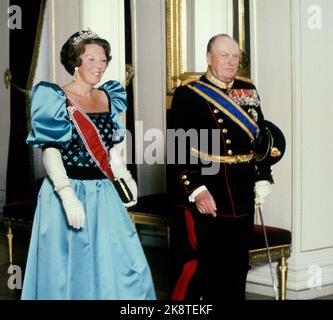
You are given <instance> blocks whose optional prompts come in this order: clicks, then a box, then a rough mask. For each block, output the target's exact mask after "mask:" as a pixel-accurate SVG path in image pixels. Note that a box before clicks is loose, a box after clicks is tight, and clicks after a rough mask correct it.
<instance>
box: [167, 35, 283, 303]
mask: <svg viewBox="0 0 333 320" xmlns="http://www.w3.org/2000/svg"><path fill="white" fill-rule="evenodd" d="M206 59H207V64H208V69H207V72H206V73H205V74H204V75H203V76H202V77H201V78H200V79H199V80H198V81H192V82H188V83H186V84H183V85H182V86H180V87H178V88H177V89H176V90H175V93H174V96H173V101H172V107H171V127H172V128H173V129H176V130H177V132H178V131H179V130H181V129H183V130H185V132H189V131H188V130H192V132H193V129H194V130H195V132H196V133H197V134H198V141H200V144H199V146H198V143H194V142H193V141H194V140H196V139H193V140H191V139H187V143H186V146H181V147H180V148H177V147H176V148H175V149H176V150H180V151H184V152H186V161H185V163H181V161H179V162H178V163H176V165H175V166H174V168H173V171H172V172H173V177H172V178H171V179H174V183H173V188H172V189H173V191H172V192H173V195H174V197H175V199H176V202H177V204H178V205H180V206H182V207H184V208H185V216H186V221H187V227H188V232H189V237H190V240H191V244H192V247H193V248H194V249H196V254H197V256H196V257H197V259H195V260H193V261H189V262H188V263H187V264H185V265H184V268H183V274H182V275H181V277H180V278H179V280H178V282H177V285H176V287H175V289H174V292H173V296H172V298H173V299H199V298H203V299H207V300H217V299H219V300H222V299H232V300H243V299H245V285H246V277H247V272H248V269H249V254H248V251H249V245H250V242H251V235H252V229H253V220H254V209H255V203H256V204H258V205H262V204H263V203H264V199H265V197H266V196H267V195H268V194H269V193H270V189H271V183H272V176H271V168H270V165H271V162H270V161H269V159H270V158H271V156H272V154H273V153H272V154H271V151H272V148H273V145H272V140H271V139H270V138H269V135H268V134H267V132H266V131H267V130H268V129H267V128H266V122H265V120H264V117H263V114H262V111H261V108H260V100H259V97H258V93H257V90H256V87H255V86H254V85H253V84H252V82H251V81H250V80H248V79H243V78H238V77H236V74H237V71H238V67H239V62H240V49H239V46H238V43H237V42H236V41H235V40H234V39H233V38H231V37H230V36H228V35H226V34H219V35H216V36H214V37H212V38H211V39H210V40H209V43H208V46H207V53H206ZM214 129H215V130H214ZM204 132H205V136H203V133H204ZM216 133H218V134H217V136H216ZM214 134H215V137H213V136H214ZM205 137H206V138H207V137H208V138H207V139H205ZM217 137H218V143H216V141H217V139H216V138H217ZM214 139H215V140H214ZM189 140H191V141H189ZM178 141H179V140H178ZM205 141H207V143H204V142H205ZM214 141H215V142H214ZM216 150H218V151H219V153H218V154H216ZM214 151H215V152H214ZM275 156H280V154H277V155H275ZM178 159H179V154H178ZM195 160H196V161H195ZM213 165H215V166H216V165H218V170H216V169H215V170H213ZM209 166H210V167H211V169H212V172H213V171H214V172H213V174H209ZM215 168H216V167H215ZM203 169H206V171H205V172H204V170H203ZM191 227H192V229H191ZM191 230H192V231H191Z"/></svg>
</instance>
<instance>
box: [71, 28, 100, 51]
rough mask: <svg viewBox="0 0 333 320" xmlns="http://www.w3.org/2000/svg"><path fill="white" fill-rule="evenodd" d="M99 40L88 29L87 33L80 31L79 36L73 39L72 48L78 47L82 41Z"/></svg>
mask: <svg viewBox="0 0 333 320" xmlns="http://www.w3.org/2000/svg"><path fill="white" fill-rule="evenodd" d="M96 38H99V37H98V35H97V34H96V33H95V32H93V31H91V30H90V29H88V31H80V32H79V35H78V36H76V37H74V38H73V41H72V44H73V46H74V47H76V46H78V45H79V44H80V43H81V42H82V41H83V40H86V39H96Z"/></svg>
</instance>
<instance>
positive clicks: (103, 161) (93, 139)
mask: <svg viewBox="0 0 333 320" xmlns="http://www.w3.org/2000/svg"><path fill="white" fill-rule="evenodd" d="M67 101H68V107H67V110H68V113H69V117H70V119H71V120H72V121H73V123H74V125H75V127H76V129H77V131H78V133H79V135H80V136H81V138H82V141H83V143H84V145H85V147H86V148H87V150H88V152H89V154H90V155H91V157H92V158H93V159H94V161H95V163H96V164H97V166H98V167H99V169H100V170H101V171H102V173H103V174H104V175H105V176H106V177H107V178H109V179H110V180H111V181H114V175H113V172H112V170H111V168H110V166H109V155H108V151H107V149H106V147H105V145H104V143H103V140H102V138H101V137H100V135H99V132H98V129H97V128H96V126H95V124H94V123H93V122H92V121H91V120H90V119H89V117H88V116H87V114H86V113H85V112H84V111H83V110H82V109H81V108H80V107H78V106H75V105H73V103H72V102H71V101H70V100H69V99H67Z"/></svg>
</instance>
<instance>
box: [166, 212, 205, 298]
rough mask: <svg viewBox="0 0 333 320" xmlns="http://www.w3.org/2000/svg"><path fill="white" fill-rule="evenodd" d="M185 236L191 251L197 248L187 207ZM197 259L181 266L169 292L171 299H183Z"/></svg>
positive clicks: (191, 218)
mask: <svg viewBox="0 0 333 320" xmlns="http://www.w3.org/2000/svg"><path fill="white" fill-rule="evenodd" d="M184 214H185V221H186V229H187V236H188V239H189V242H190V244H191V247H192V249H193V251H196V250H197V238H196V235H195V229H194V221H193V217H192V215H191V212H190V210H189V209H185V210H184ZM197 264H198V261H197V259H194V260H191V261H189V262H186V263H185V264H184V266H183V271H182V274H181V275H180V277H179V278H178V280H177V283H176V286H175V288H174V289H173V292H172V294H171V300H184V299H185V296H186V292H187V289H188V285H189V283H190V281H191V279H192V277H193V275H194V273H195V271H196V270H197Z"/></svg>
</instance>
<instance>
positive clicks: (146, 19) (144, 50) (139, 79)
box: [131, 0, 166, 195]
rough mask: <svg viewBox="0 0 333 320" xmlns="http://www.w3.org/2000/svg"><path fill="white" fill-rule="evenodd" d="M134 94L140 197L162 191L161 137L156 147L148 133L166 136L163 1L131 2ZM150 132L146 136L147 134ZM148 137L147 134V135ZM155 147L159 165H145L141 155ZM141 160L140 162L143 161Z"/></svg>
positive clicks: (163, 171)
mask: <svg viewBox="0 0 333 320" xmlns="http://www.w3.org/2000/svg"><path fill="white" fill-rule="evenodd" d="M131 5H132V8H133V14H134V16H133V21H132V24H133V25H132V27H133V50H134V55H133V56H134V70H135V77H134V92H135V93H134V94H135V102H134V103H135V119H136V121H139V122H137V123H136V139H137V141H136V160H137V162H139V163H142V162H143V163H142V164H138V182H139V194H140V195H145V194H151V193H157V192H163V191H164V190H165V186H164V177H165V166H164V164H163V162H164V153H163V150H164V148H165V146H164V142H165V141H163V137H162V139H160V140H159V141H158V142H157V143H156V141H150V137H149V132H150V133H153V132H152V131H151V130H154V129H156V132H160V133H164V132H165V114H166V105H165V97H166V83H165V81H166V80H165V78H166V75H165V50H166V49H165V1H164V0H132V3H131ZM148 130H150V131H149V132H147V131H148ZM147 133H148V134H147ZM152 143H156V145H155V146H157V148H159V150H162V153H159V154H160V156H159V159H158V160H159V161H161V162H162V164H158V163H153V164H149V163H147V162H145V159H144V158H145V157H144V151H145V150H146V151H147V150H148V149H147V147H148V146H149V145H152ZM142 160H143V161H142Z"/></svg>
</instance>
